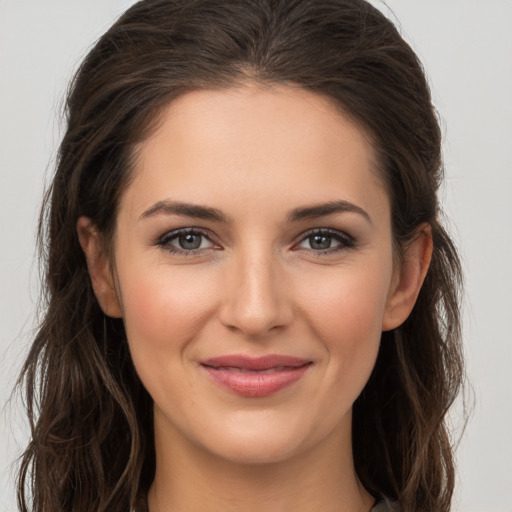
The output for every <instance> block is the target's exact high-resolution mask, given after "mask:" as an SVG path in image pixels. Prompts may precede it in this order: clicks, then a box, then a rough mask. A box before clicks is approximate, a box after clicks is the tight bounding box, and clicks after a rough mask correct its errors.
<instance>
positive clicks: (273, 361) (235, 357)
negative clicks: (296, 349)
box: [201, 354, 311, 371]
mask: <svg viewBox="0 0 512 512" xmlns="http://www.w3.org/2000/svg"><path fill="white" fill-rule="evenodd" d="M308 363H311V361H310V360H307V359H302V358H300V357H294V356H285V355H279V354H270V355H265V356H259V357H252V356H246V355H243V354H230V355H225V356H219V357H212V358H209V359H205V360H203V361H201V364H202V365H204V366H211V367H213V368H220V367H223V368H240V369H242V370H252V371H258V370H260V371H262V370H271V369H272V368H281V367H285V368H286V367H288V368H299V367H300V366H304V365H305V364H308Z"/></svg>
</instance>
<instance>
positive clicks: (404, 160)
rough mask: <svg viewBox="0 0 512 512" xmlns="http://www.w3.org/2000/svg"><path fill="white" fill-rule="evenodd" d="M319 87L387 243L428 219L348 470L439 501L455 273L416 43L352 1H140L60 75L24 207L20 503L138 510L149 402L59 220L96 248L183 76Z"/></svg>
mask: <svg viewBox="0 0 512 512" xmlns="http://www.w3.org/2000/svg"><path fill="white" fill-rule="evenodd" d="M248 79H249V80H253V81H257V82H260V83H263V84H275V83H284V84H292V85H295V86H299V87H302V88H304V89H306V90H309V91H312V92H315V93H318V94H321V95H323V96H326V97H328V98H330V99H331V101H332V102H333V103H335V104H336V105H338V106H339V107H341V108H342V109H343V111H344V112H346V113H347V114H348V115H349V116H351V118H353V119H354V120H355V121H356V122H358V123H359V125H360V126H362V127H363V129H364V130H365V131H366V133H367V134H368V135H369V136H370V138H371V139H372V141H373V144H374V146H375V150H376V153H377V155H378V162H379V169H378V172H379V173H380V174H381V176H382V178H383V180H384V182H385V184H386V186H387V188H388V191H389V196H390V199H391V209H392V229H393V237H394V242H395V246H396V247H397V250H398V253H400V252H401V251H403V249H404V247H405V246H406V245H407V243H408V242H410V241H411V240H412V239H413V237H414V235H415V233H416V231H417V228H418V227H419V226H420V225H421V224H423V223H428V224H430V226H431V229H432V237H433V244H434V253H433V257H432V263H431V266H430V269H429V272H428V274H427V277H426V280H425V283H424V285H423V287H422V289H421V292H420V295H419V298H418V300H417V303H416V305H415V307H414V309H413V311H412V313H411V315H410V316H409V318H408V319H407V320H406V321H405V323H404V324H402V325H401V326H400V327H399V328H397V329H395V330H394V331H391V332H384V333H383V335H382V341H381V347H380V353H379V355H378V359H377V363H376V366H375V369H374V371H373V373H372V376H371V378H370V380H369V382H368V383H367V385H366V387H365V389H364V390H363V392H362V394H361V396H360V397H359V398H358V399H357V401H356V403H355V404H354V413H353V446H354V459H355V467H356V471H357V474H358V476H359V478H360V480H361V482H362V483H363V485H364V486H365V487H366V488H367V489H368V491H369V492H371V493H373V494H374V495H376V496H377V495H385V496H388V497H390V498H392V499H395V500H397V501H398V503H399V504H400V505H401V507H402V509H403V510H404V511H415V512H446V511H448V510H449V509H450V502H451V497H452V492H453V486H454V464H453V450H452V445H451V441H450V438H449V435H448V431H447V427H446V424H445V415H446V412H447V410H448V408H449V407H450V405H451V404H452V402H453V400H454V399H455V397H456V395H457V393H458V391H459V388H460V386H461V383H462V380H463V361H462V355H461V354H462V351H461V344H460V343H461V331H460V312H459V302H460V290H461V270H460V263H459V259H458V256H457V252H456V249H455V248H454V245H453V243H452V241H451V239H450V237H449V236H448V234H447V233H446V231H445V230H444V228H443V226H442V223H441V220H440V219H441V211H440V205H439V202H438V198H437V191H438V188H439V185H440V183H441V181H442V176H443V166H442V160H441V133H440V129H439V124H438V121H437V117H436V113H435V110H434V108H433V106H432V102H431V96H430V91H429V87H428V84H427V81H426V78H425V75H424V72H423V69H422V66H421V63H420V62H419V60H418V58H417V57H416V55H415V54H414V52H413V51H412V50H411V48H410V47H409V45H408V44H407V43H406V42H405V41H404V40H403V39H402V37H401V36H400V34H399V33H398V31H397V30H396V28H395V27H394V26H393V24H392V23H391V22H390V21H389V20H388V19H387V18H386V17H385V16H384V15H383V14H381V13H380V12H379V11H378V10H377V9H376V8H374V7H372V6H371V5H370V4H369V3H367V2H365V1H363V0H143V1H141V2H138V3H137V4H135V5H134V6H133V7H131V8H130V9H129V10H128V11H127V12H126V13H125V14H124V15H122V16H121V17H120V19H119V20H118V21H117V22H116V23H115V24H114V25H113V26H112V27H111V28H110V29H109V30H108V31H107V32H106V33H105V34H104V35H103V36H102V37H101V38H100V39H99V41H98V42H97V43H96V45H95V46H94V47H93V49H92V50H91V51H90V53H89V54H88V56H87V57H86V59H85V60H84V62H83V63H82V65H81V66H80V68H79V69H78V71H77V73H76V75H75V77H74V80H73V82H72V84H71V86H70V89H69V93H68V97H67V103H66V119H67V130H66V132H65V135H64V138H63V141H62V144H61V146H60V149H59V154H58V161H57V168H56V172H55V176H54V179H53V182H52V184H51V187H50V189H49V190H48V192H47V194H46V196H45V200H44V204H43V209H42V213H41V218H40V225H39V242H40V248H41V258H42V261H43V262H44V268H45V280H44V283H43V296H44V297H43V308H44V317H43V318H42V320H41V323H40V326H39V330H38V333H37V335H36V337H35V340H34V342H33V345H32V347H31V350H30V353H29V355H28V358H27V360H26V362H25V364H24V366H23V370H22V374H21V376H20V380H19V384H20V386H22V387H23V390H24V399H25V404H26V408H27V412H28V416H29V419H30V426H31V439H30V442H29V444H28V447H27V448H26V451H25V453H24V455H23V457H22V459H21V465H20V470H19V474H18V505H19V509H20V510H22V511H28V510H35V511H37V512H55V511H65V512H67V511H69V512H71V511H73V512H92V511H97V512H104V511H107V510H108V511H109V512H117V511H118V512H126V511H127V510H129V509H130V508H131V507H139V508H141V509H142V508H144V502H145V498H146V494H147V492H148V489H149V486H150V484H151V482H152V479H153V477H154V472H155V453H154V437H153V430H152V429H153V412H152V400H151V397H150V396H149V394H148V393H147V391H146V390H145V389H144V387H143V386H142V384H141V382H140V380H139V378H138V376H137V374H136V372H135V369H134V367H133V364H132V362H131V359H130V354H129V351H128V346H127V341H126V335H125V331H124V327H123V322H122V320H120V319H113V318H109V317H106V316H105V315H104V314H103V312H102V311H101V309H100V307H99V305H98V303H97V301H96V298H95V296H94V293H93V290H92V286H91V282H90V279H89V275H88V272H87V267H86V262H85V258H84V254H83V252H82V250H81V248H80V245H79V242H78V237H77V233H76V222H77V219H78V218H79V217H80V216H82V215H85V216H87V217H90V218H91V219H92V221H93V222H94V224H95V225H96V226H97V228H98V229H99V231H100V233H101V234H102V236H103V238H104V240H105V241H106V243H107V245H108V243H109V241H110V240H111V239H112V236H113V234H114V229H115V220H116V211H117V207H118V204H119V200H120V197H121V195H122V193H123V190H124V189H125V188H126V186H127V185H128V183H129V181H130V176H131V170H132V168H133V161H134V147H135V146H136V144H137V143H139V142H140V141H141V140H143V139H144V138H145V137H147V135H148V134H149V133H150V131H151V129H152V127H154V124H155V122H156V121H157V120H158V114H159V113H160V112H161V111H162V109H163V107H164V106H165V105H167V104H168V103H169V102H170V101H172V100H173V98H176V97H177V96H179V95H181V94H183V93H185V92H186V91H190V90H197V89H203V88H226V87H231V86H236V85H237V84H241V83H244V82H246V81H247V80H248Z"/></svg>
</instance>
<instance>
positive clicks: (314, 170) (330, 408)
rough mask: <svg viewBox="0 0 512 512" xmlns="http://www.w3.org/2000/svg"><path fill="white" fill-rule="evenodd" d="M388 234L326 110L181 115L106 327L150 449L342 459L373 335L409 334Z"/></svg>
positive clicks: (381, 211) (157, 156) (381, 193)
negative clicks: (141, 413) (151, 415)
mask: <svg viewBox="0 0 512 512" xmlns="http://www.w3.org/2000/svg"><path fill="white" fill-rule="evenodd" d="M390 226H391V225H390V204H389V199H388V196H387V194H386V191H385V188H384V186H383V185H382V183H381V181H380V180H379V179H378V176H377V173H376V163H375V160H374V154H373V151H372V148H371V146H370V144H369V142H368V140H367V138H366V137H365V134H364V132H363V131H361V130H360V129H359V128H358V127H357V126H356V125H355V124H354V123H353V122H351V121H350V120H349V119H348V118H347V117H346V116H344V115H343V114H341V113H340V112H339V111H338V110H336V109H335V108H334V107H333V106H332V105H331V103H330V102H329V101H328V100H326V99H324V98H322V97H320V96H318V95H315V94H313V93H310V92H306V91H304V90H300V89H292V88H287V87H284V86H276V87H273V88H263V87H261V86H255V85H254V86H246V87H242V88H237V89H228V90H220V91H218V90H207V91H199V92H192V93H188V94H185V95H183V96H182V97H180V98H178V99H177V100H175V101H174V102H172V104H171V105H170V106H169V107H168V108H167V109H166V110H165V111H164V112H163V117H162V122H161V124H160V125H159V126H158V128H157V129H156V131H154V133H153V134H152V135H151V136H150V137H149V138H148V139H147V140H146V141H145V142H144V143H142V144H141V145H140V147H139V148H138V151H137V161H136V164H135V170H134V179H133V181H132V182H131V184H130V185H129V187H128V188H127V190H126V192H125V193H124V195H123V197H122V200H121V203H120V207H119V212H118V219H117V226H116V234H115V239H114V255H115V256H114V258H115V269H114V274H115V282H116V289H117V297H118V304H117V306H115V307H114V310H115V309H116V307H118V309H119V311H118V312H117V313H114V314H119V315H122V316H123V318H124V322H125V326H126V333H127V337H128V342H129V347H130V351H131V354H132V357H133V362H134V364H135V367H136V369H137V372H138V374H139V376H140V378H141V380H142V382H143V383H144V386H145V387H146V388H147V390H148V392H149V393H150V394H151V396H152V398H153V399H154V403H155V427H156V433H157V443H158V442H159V440H160V442H164V443H165V442H169V443H170V444H173V443H174V445H175V446H176V443H178V444H179V443H181V444H182V445H183V444H189V445H191V446H194V447H195V448H199V449H201V450H206V451H207V452H209V453H210V454H212V453H213V454H215V455H218V456H220V457H222V458H224V459H228V460H232V461H238V462H250V463H254V462H268V461H279V460H283V459H286V458H287V457H292V456H295V455H298V454H300V453H303V452H304V451H305V450H308V449H310V448H312V447H314V446H317V445H320V444H322V443H324V444H326V445H327V444H329V443H334V444H336V445H337V446H338V449H339V446H340V442H342V443H345V444H344V445H342V446H344V449H347V448H348V446H347V444H348V445H349V443H350V424H351V411H352V405H353V403H354V401H355V399H356V398H357V396H358V395H359V394H360V392H361V390H362V389H363V387H364V385H365V384H366V382H367V380H368V378H369V376H370V373H371V371H372V368H373V366H374V363H375V359H376V356H377V352H378V348H379V342H380V336H381V332H382V330H383V329H388V328H392V327H394V326H395V324H399V323H400V322H401V321H402V320H403V318H398V317H399V316H400V315H399V314H395V312H394V310H393V300H394V299H393V297H394V295H395V292H396V289H397V288H398V287H399V286H398V281H399V278H398V277H397V272H395V271H394V270H395V266H394V260H393V251H392V237H391V227H390ZM110 311H111V312H112V311H113V309H112V307H111V308H110ZM162 440H167V441H162Z"/></svg>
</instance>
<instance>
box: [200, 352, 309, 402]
mask: <svg viewBox="0 0 512 512" xmlns="http://www.w3.org/2000/svg"><path fill="white" fill-rule="evenodd" d="M311 365H312V361H309V360H307V359H302V358H299V357H293V356H285V355H278V354H271V355H266V356H260V357H250V356H246V355H241V354H233V355H226V356H220V357H213V358H210V359H206V360H204V361H201V366H202V368H203V369H204V370H205V371H206V372H207V373H208V375H209V376H210V377H211V379H212V380H213V381H214V382H215V383H216V384H218V385H219V386H221V387H223V388H224V389H228V390H230V391H232V392H234V393H236V394H238V395H241V396H244V397H248V398H256V397H264V396H269V395H273V394H274V393H277V392H278V391H280V390H281V389H284V388H287V387H288V386H291V385H292V384H294V383H295V382H297V381H298V380H300V379H301V378H302V377H303V375H304V374H305V373H306V372H307V370H308V369H309V368H310V366H311Z"/></svg>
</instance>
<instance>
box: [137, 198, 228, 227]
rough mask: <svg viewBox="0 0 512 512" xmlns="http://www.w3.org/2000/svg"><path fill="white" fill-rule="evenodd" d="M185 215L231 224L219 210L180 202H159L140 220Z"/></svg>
mask: <svg viewBox="0 0 512 512" xmlns="http://www.w3.org/2000/svg"><path fill="white" fill-rule="evenodd" d="M160 214H167V215H184V216H186V217H193V218H196V219H204V220H213V221H216V222H224V223H230V222H231V219H230V218H229V217H228V216H227V215H226V214H225V213H223V212H221V211H220V210H218V209H217V208H211V207H209V206H201V205H198V204H191V203H182V202H179V201H170V200H168V199H167V200H164V201H158V202H157V203H155V204H154V205H153V206H151V207H150V208H148V209H147V210H146V211H145V212H144V213H143V214H142V215H141V216H140V217H139V220H143V219H147V218H148V217H154V216H155V215H160Z"/></svg>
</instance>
